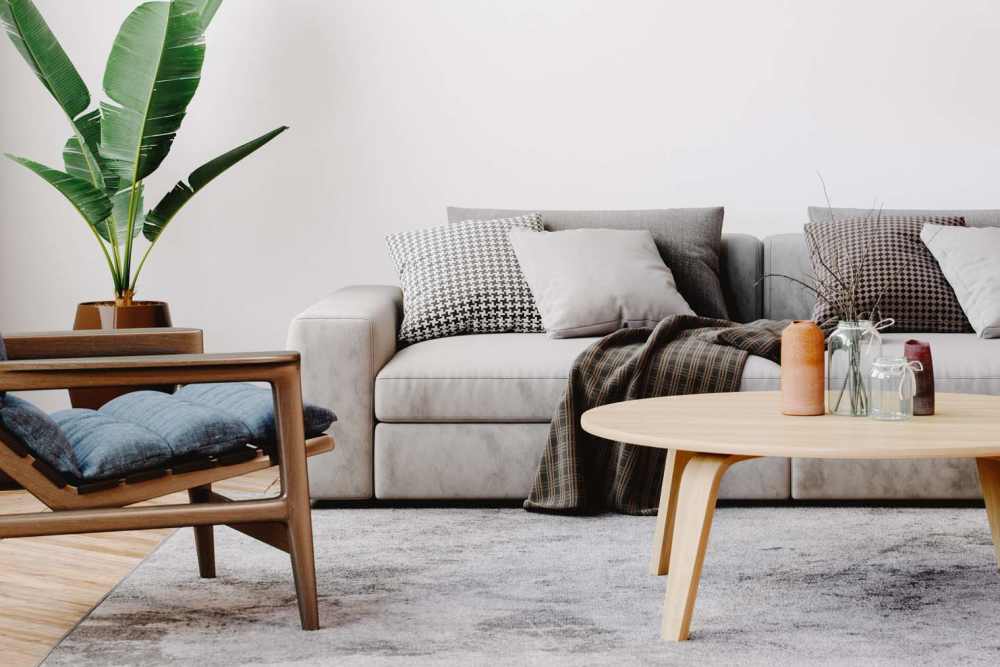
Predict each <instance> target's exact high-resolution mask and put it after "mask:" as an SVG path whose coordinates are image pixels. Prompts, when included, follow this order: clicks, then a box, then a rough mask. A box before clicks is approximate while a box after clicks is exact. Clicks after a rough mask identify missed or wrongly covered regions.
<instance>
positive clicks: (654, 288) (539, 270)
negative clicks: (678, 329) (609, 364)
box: [510, 229, 694, 338]
mask: <svg viewBox="0 0 1000 667" xmlns="http://www.w3.org/2000/svg"><path fill="white" fill-rule="evenodd" d="M510 241H511V245H512V246H513V247H514V253H515V254H516V255H517V261H518V262H519V263H520V265H521V272H522V273H524V277H525V280H527V281H528V286H529V287H530V288H531V293H532V294H533V295H534V297H535V304H536V305H537V306H538V311H539V312H540V313H541V315H542V325H543V326H544V327H545V331H546V332H547V333H548V334H549V336H551V337H552V338H574V337H578V336H599V335H602V334H607V333H611V332H612V331H616V330H617V329H621V328H622V327H649V326H653V325H655V324H656V323H657V322H659V321H660V320H662V319H663V318H664V317H667V316H668V315H693V314H694V311H693V310H691V307H690V306H689V305H688V303H687V301H685V300H684V297H682V296H681V294H680V292H678V291H677V285H676V284H675V283H674V276H673V273H671V271H670V269H669V268H668V267H667V265H666V264H664V263H663V260H662V259H661V258H660V254H659V252H658V251H657V249H656V243H655V242H654V241H653V236H652V234H650V233H649V232H648V231H645V230H642V231H631V230H628V231H626V230H617V229H574V230H568V231H564V232H532V231H527V230H523V229H511V231H510Z"/></svg>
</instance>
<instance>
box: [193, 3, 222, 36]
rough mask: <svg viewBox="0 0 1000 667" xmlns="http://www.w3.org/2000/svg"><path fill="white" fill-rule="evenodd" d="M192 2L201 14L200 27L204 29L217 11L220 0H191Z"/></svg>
mask: <svg viewBox="0 0 1000 667" xmlns="http://www.w3.org/2000/svg"><path fill="white" fill-rule="evenodd" d="M192 2H193V3H194V5H195V7H196V8H197V10H198V14H199V15H200V16H201V29H202V30H203V31H204V30H205V29H206V28H208V24H209V23H211V22H212V19H213V18H214V17H215V12H217V11H219V5H221V4H222V0H192Z"/></svg>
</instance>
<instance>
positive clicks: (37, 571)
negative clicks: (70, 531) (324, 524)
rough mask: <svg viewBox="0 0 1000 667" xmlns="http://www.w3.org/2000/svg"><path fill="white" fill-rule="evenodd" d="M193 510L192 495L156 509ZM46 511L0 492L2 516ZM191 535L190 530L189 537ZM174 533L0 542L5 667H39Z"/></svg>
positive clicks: (256, 481) (265, 479)
mask: <svg viewBox="0 0 1000 667" xmlns="http://www.w3.org/2000/svg"><path fill="white" fill-rule="evenodd" d="M276 478H277V468H271V469H268V470H262V471H259V472H255V473H251V474H249V475H245V476H243V477H238V478H236V479H231V480H227V481H225V482H221V483H219V484H216V485H215V487H216V488H218V489H219V490H220V491H223V492H226V491H228V492H230V493H240V492H246V493H253V494H258V493H262V492H264V491H266V490H268V489H269V488H271V487H272V486H274V484H275V483H276ZM150 502H151V503H154V504H160V505H162V504H169V503H176V502H187V494H186V493H181V494H174V495H172V496H166V497H164V498H159V499H157V500H155V501H150ZM42 509H44V506H43V505H41V503H39V502H38V501H36V500H35V499H34V498H33V497H32V496H31V495H29V494H27V493H25V492H23V491H3V492H0V514H10V513H15V512H18V513H20V512H37V511H40V510H42ZM183 530H190V529H183ZM173 532H174V529H161V530H137V531H129V532H121V533H94V534H91V535H59V536H53V537H30V538H20V539H10V540H0V664H2V665H3V666H4V667H21V666H22V665H37V664H38V663H39V662H40V661H41V660H42V659H43V658H44V657H45V656H46V655H47V654H48V652H49V650H50V649H51V648H52V647H53V646H55V645H56V644H57V643H58V642H59V640H60V639H62V637H63V636H64V635H65V634H66V633H67V632H69V631H70V630H71V629H72V628H73V627H74V626H75V625H76V624H77V623H78V622H79V621H80V619H82V618H83V617H84V616H85V615H86V614H87V613H88V612H89V611H90V610H91V609H92V608H93V607H94V606H95V605H97V603H98V602H100V601H101V599H102V598H103V597H104V596H105V595H107V594H108V592H109V591H111V589H112V588H114V587H115V585H116V584H117V583H118V582H119V581H121V580H122V579H123V578H124V577H125V576H127V575H128V574H129V573H130V572H131V571H132V570H133V569H134V568H135V567H136V566H137V565H138V564H139V563H140V562H141V561H142V559H143V558H145V557H146V556H147V555H148V554H149V553H151V552H152V551H153V549H155V548H156V547H157V546H158V545H159V544H160V542H162V541H163V540H164V539H166V538H167V536H169V535H170V534H171V533H173Z"/></svg>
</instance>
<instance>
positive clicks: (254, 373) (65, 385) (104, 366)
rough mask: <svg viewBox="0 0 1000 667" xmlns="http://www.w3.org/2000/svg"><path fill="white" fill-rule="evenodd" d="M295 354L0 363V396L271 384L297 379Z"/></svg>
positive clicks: (230, 354) (196, 355)
mask: <svg viewBox="0 0 1000 667" xmlns="http://www.w3.org/2000/svg"><path fill="white" fill-rule="evenodd" d="M298 366H299V353H298V352H286V351H281V352H249V353H225V354H168V355H144V356H127V357H80V358H67V359H21V360H17V361H4V362H0V391H30V390H35V389H73V388H76V387H103V386H119V385H126V386H129V385H131V386H137V385H148V384H151V383H155V384H187V383H193V382H253V381H259V382H271V383H272V384H273V383H274V382H275V381H276V380H277V379H278V378H279V376H281V375H282V374H283V371H284V370H285V369H291V370H293V371H294V374H295V379H296V381H297V380H298Z"/></svg>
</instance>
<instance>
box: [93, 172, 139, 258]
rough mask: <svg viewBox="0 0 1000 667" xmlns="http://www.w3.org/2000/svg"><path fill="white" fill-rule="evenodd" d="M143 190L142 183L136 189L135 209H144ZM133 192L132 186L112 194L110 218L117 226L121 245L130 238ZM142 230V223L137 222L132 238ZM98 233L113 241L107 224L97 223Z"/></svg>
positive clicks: (109, 241)
mask: <svg viewBox="0 0 1000 667" xmlns="http://www.w3.org/2000/svg"><path fill="white" fill-rule="evenodd" d="M142 190H143V185H142V183H140V184H139V185H138V186H137V189H136V193H135V196H136V206H135V210H136V211H139V212H141V211H142ZM131 194H132V190H131V189H130V188H125V189H124V190H121V191H119V192H116V193H114V194H113V195H111V217H110V218H109V220H110V224H112V225H114V226H115V238H117V240H118V244H119V245H125V240H126V239H127V238H128V204H129V197H130V196H131ZM137 223H138V221H137ZM141 231H142V225H140V224H136V225H135V227H134V228H133V229H132V238H135V237H137V236H139V233H140V232H141ZM97 233H98V234H100V235H101V238H102V239H104V240H105V241H107V242H108V243H111V242H112V241H111V238H110V237H109V236H108V227H107V224H101V225H97Z"/></svg>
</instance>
